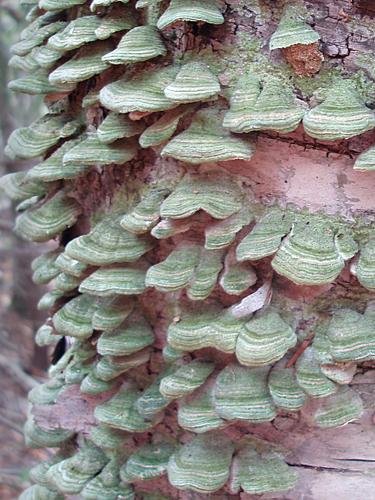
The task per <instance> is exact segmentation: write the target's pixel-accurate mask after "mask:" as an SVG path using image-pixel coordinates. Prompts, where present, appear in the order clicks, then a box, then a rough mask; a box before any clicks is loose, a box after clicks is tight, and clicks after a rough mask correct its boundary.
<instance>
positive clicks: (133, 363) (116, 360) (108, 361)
mask: <svg viewBox="0 0 375 500" xmlns="http://www.w3.org/2000/svg"><path fill="white" fill-rule="evenodd" d="M149 358H150V350H149V349H143V350H142V351H138V352H136V353H134V354H131V355H130V356H104V357H102V358H101V359H100V361H99V362H98V363H97V365H96V366H95V375H96V376H97V377H98V378H100V379H101V380H104V381H108V380H113V379H114V378H116V377H118V376H119V375H122V374H123V373H126V372H128V371H129V370H132V369H133V368H136V367H137V366H141V365H144V364H146V363H147V361H148V360H149ZM142 415H143V414H142ZM143 416H145V415H143Z"/></svg>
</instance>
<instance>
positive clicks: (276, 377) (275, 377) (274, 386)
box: [268, 365, 306, 411]
mask: <svg viewBox="0 0 375 500" xmlns="http://www.w3.org/2000/svg"><path fill="white" fill-rule="evenodd" d="M268 388H269V391H270V393H271V396H272V399H273V402H274V403H275V405H276V406H277V407H278V408H281V409H282V410H285V411H298V410H300V409H301V408H302V407H303V405H304V404H305V401H306V394H305V393H304V392H303V390H302V389H301V387H300V386H299V385H298V382H297V379H296V376H295V373H294V370H293V368H286V367H282V366H278V365H276V366H275V367H273V368H272V369H271V373H270V376H269V379H268Z"/></svg>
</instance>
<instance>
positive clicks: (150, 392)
mask: <svg viewBox="0 0 375 500" xmlns="http://www.w3.org/2000/svg"><path fill="white" fill-rule="evenodd" d="M175 371H176V367H175V366H170V367H168V368H166V369H165V370H164V371H162V372H161V373H160V374H159V376H158V377H157V378H156V379H155V380H154V381H153V382H152V384H151V385H149V386H148V387H146V388H145V390H144V391H143V393H142V394H141V396H140V397H139V398H138V399H137V401H136V403H135V406H136V408H137V410H138V411H139V413H140V414H141V415H143V417H144V418H145V419H147V420H150V419H152V418H154V417H155V416H156V415H158V414H159V413H160V412H161V411H162V410H164V408H166V407H167V406H168V405H169V403H170V402H171V399H170V398H166V397H165V396H163V395H162V394H161V392H160V383H161V381H162V379H163V378H164V377H166V376H168V375H171V374H173V373H174V372H175Z"/></svg>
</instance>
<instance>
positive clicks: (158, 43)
mask: <svg viewBox="0 0 375 500" xmlns="http://www.w3.org/2000/svg"><path fill="white" fill-rule="evenodd" d="M166 53H167V49H166V48H165V45H164V43H163V40H162V38H161V36H160V33H159V31H158V30H157V29H156V28H155V27H154V26H150V25H148V26H137V27H136V28H133V29H131V30H130V31H128V32H127V33H126V34H125V35H124V36H123V37H122V38H121V40H120V43H119V44H118V46H117V48H116V49H115V50H113V51H112V52H109V53H108V54H106V55H105V56H103V61H106V62H108V63H110V64H131V63H137V62H142V61H148V60H149V59H154V58H155V57H159V56H165V55H166Z"/></svg>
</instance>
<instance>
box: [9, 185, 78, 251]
mask: <svg viewBox="0 0 375 500" xmlns="http://www.w3.org/2000/svg"><path fill="white" fill-rule="evenodd" d="M80 213H81V209H80V207H79V205H78V204H77V202H76V201H75V200H73V199H72V198H68V197H67V196H66V194H65V193H64V192H63V191H59V192H58V193H57V194H56V195H55V196H54V197H53V198H51V199H49V200H48V201H46V202H45V203H44V204H43V205H41V206H40V207H36V208H31V209H29V210H27V211H26V212H24V213H22V214H21V215H19V216H18V217H17V219H16V225H15V230H16V232H17V233H18V234H20V235H21V236H23V237H24V238H26V239H27V240H30V241H37V242H43V241H48V240H50V239H52V238H54V237H55V236H57V235H58V234H60V233H61V232H63V231H65V229H67V228H69V227H71V226H73V225H74V224H75V223H76V221H77V219H78V216H79V215H80Z"/></svg>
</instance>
